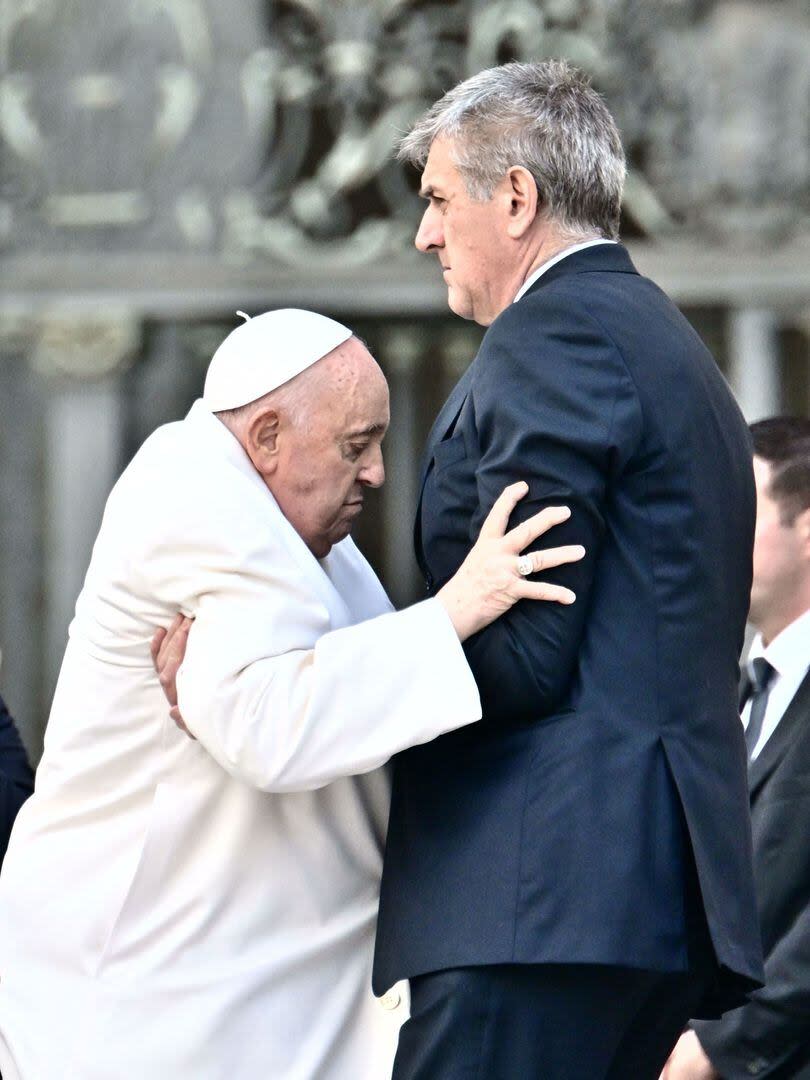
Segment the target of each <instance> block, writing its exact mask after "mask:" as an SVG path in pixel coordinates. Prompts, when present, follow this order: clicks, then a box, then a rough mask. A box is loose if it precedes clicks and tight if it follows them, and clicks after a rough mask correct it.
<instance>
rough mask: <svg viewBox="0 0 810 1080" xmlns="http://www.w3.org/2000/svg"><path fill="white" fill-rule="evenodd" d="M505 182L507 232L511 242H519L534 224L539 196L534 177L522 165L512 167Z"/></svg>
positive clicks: (538, 206) (538, 205)
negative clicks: (507, 203) (507, 216)
mask: <svg viewBox="0 0 810 1080" xmlns="http://www.w3.org/2000/svg"><path fill="white" fill-rule="evenodd" d="M505 182H506V189H505V192H504V194H505V196H506V197H507V198H508V199H509V221H508V225H507V232H508V234H509V236H511V237H512V239H513V240H519V239H520V238H521V237H522V236H523V235H524V233H525V232H527V231H528V229H530V228H531V226H532V225H533V224H534V221H535V218H536V217H537V212H538V210H539V209H540V196H539V193H538V191H537V184H536V183H535V179H534V177H533V176H532V174H531V173H530V172H529V170H528V169H526V168H524V166H523V165H513V166H512V168H511V169H510V170H509V172H508V173H507V174H506V178H505Z"/></svg>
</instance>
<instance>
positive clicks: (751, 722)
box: [745, 656, 776, 761]
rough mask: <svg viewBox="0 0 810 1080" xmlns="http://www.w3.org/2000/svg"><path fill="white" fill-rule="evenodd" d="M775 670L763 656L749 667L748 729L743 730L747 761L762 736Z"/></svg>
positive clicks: (753, 661)
mask: <svg viewBox="0 0 810 1080" xmlns="http://www.w3.org/2000/svg"><path fill="white" fill-rule="evenodd" d="M775 674H776V669H775V668H774V667H772V666H771V664H769V663H768V661H767V660H766V659H765V657H764V656H758V657H757V658H756V659H755V660H752V661H751V663H750V665H749V675H750V676H751V712H750V713H749V714H748V727H747V728H746V729H745V745H746V746H747V747H748V760H749V761H750V760H751V755H752V754H753V752H754V747H755V746H756V745H757V743H758V742H759V736H760V735H761V734H762V721H763V720H764V719H765V710H766V709H767V707H768V694H769V693H770V689H771V683H772V682H773V677H774V675H775Z"/></svg>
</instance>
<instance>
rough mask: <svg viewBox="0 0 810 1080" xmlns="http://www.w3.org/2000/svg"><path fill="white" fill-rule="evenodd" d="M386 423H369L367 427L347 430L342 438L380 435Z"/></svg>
mask: <svg viewBox="0 0 810 1080" xmlns="http://www.w3.org/2000/svg"><path fill="white" fill-rule="evenodd" d="M386 427H387V425H386V424H370V425H369V426H368V427H364V428H357V429H356V430H355V431H349V432H347V433H346V434H345V435H344V436H343V438H344V439H362V438H363V437H364V436H366V435H380V434H381V433H382V432H384V431H385V429H386Z"/></svg>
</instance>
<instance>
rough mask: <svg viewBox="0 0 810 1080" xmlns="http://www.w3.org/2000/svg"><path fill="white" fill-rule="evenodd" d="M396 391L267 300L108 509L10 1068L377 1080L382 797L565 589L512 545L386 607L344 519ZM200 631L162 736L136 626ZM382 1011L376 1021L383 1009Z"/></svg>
mask: <svg viewBox="0 0 810 1080" xmlns="http://www.w3.org/2000/svg"><path fill="white" fill-rule="evenodd" d="M387 424H388V391H387V387H386V383H385V379H384V377H383V375H382V372H381V371H380V369H379V367H378V366H377V365H376V363H375V362H374V360H373V359H372V357H371V355H370V354H369V353H368V351H367V350H366V349H365V347H364V346H363V345H362V344H361V342H359V341H358V340H357V338H355V337H353V336H352V334H351V331H349V330H348V329H346V328H345V327H343V326H341V325H340V324H338V323H336V322H333V321H332V320H330V319H327V318H325V317H323V316H320V315H316V314H313V313H311V312H303V311H296V310H285V311H274V312H268V313H265V314H264V315H261V316H258V317H257V318H255V319H252V320H249V321H247V322H246V323H245V324H243V325H242V326H240V327H238V328H237V329H236V330H234V331H233V332H232V333H231V334H230V335H229V337H228V338H227V339H226V340H225V341H224V342H223V344H222V345H221V346H220V348H219V350H218V351H217V353H216V354H215V356H214V359H213V360H212V362H211V366H210V368H209V372H208V377H207V380H206V384H205V390H204V393H203V397H202V399H201V400H199V401H197V402H195V404H194V405H193V406H192V408H191V410H190V412H189V414H188V416H187V417H186V418H185V420H183V421H181V422H179V423H174V424H169V425H167V426H165V427H162V428H160V429H159V430H158V431H156V432H155V433H154V434H153V435H151V436H150V438H148V439H147V441H146V442H145V443H144V445H143V446H142V447H141V449H140V450H139V452H138V453H137V454H136V456H135V458H134V459H133V461H132V462H131V464H130V465H129V467H128V468H127V469H126V470H125V472H124V473H123V475H122V476H121V478H120V480H119V481H118V483H117V484H116V486H115V488H114V489H113V491H112V494H111V495H110V498H109V500H108V503H107V507H106V510H105V513H104V519H103V522H102V526H101V530H100V532H99V535H98V539H97V541H96V545H95V548H94V551H93V556H92V560H91V562H90V567H89V569H88V572H87V578H86V581H85V585H84V588H83V590H82V592H81V595H80V596H79V599H78V602H77V606H76V615H75V618H74V620H73V622H72V624H71V627H70V635H69V642H68V646H67V651H66V653H65V658H64V662H63V665H62V670H61V674H60V678H59V683H58V686H57V690H56V696H55V698H54V703H53V709H52V712H51V717H50V721H49V724H48V729H47V734H46V741H45V752H44V757H43V759H42V763H41V765H40V768H39V772H38V775H37V781H36V791H35V794H34V795H33V797H32V798H31V799H30V800H29V802H28V803H27V805H26V806H25V807H24V809H23V811H22V813H21V815H20V817H19V818H18V822H17V825H16V827H15V831H14V834H13V836H12V841H11V846H10V848H9V851H8V855H7V856H6V860H5V864H4V867H3V873H2V878H0V1069H1V1070H2V1074H3V1077H4V1078H5V1080H13V1078H22V1080H136V1078H137V1080H224V1078H226V1077H228V1078H235V1080H365V1078H368V1080H380V1078H381V1077H384V1076H386V1075H387V1074H388V1073H389V1072H390V1067H391V1062H392V1059H393V1053H394V1046H395V1041H396V1034H397V1029H398V1027H399V1024H400V1023H401V1021H402V1019H403V1018H404V1014H405V1008H406V1006H405V1003H404V1000H403V1003H402V1004H401V1005H397V1002H398V1000H399V994H398V993H396V992H395V993H392V994H389V995H387V1000H386V1001H385V1003H384V1004H385V1005H388V1006H389V1008H385V1007H384V1006H381V1004H380V1003H379V1002H376V1001H375V1000H374V999H373V998H372V996H371V992H370V989H369V982H370V978H369V975H370V966H371V952H372V937H373V929H374V921H375V915H376V908H377V894H378V885H379V878H380V869H381V858H382V844H383V839H384V834H385V827H386V818H387V811H388V797H389V790H388V782H387V776H386V772H385V770H384V769H383V768H381V766H383V764H384V763H385V762H386V761H387V759H388V758H389V757H390V756H391V755H392V754H394V753H396V752H397V751H399V750H401V749H403V748H404V747H407V746H411V745H414V744H417V743H422V742H425V741H427V740H429V739H433V738H434V737H436V736H437V735H440V734H441V733H443V732H445V731H448V730H450V729H453V728H457V727H461V726H462V725H465V724H470V723H473V722H475V721H476V720H478V719H479V717H480V709H479V700H478V693H477V690H476V686H475V683H474V681H473V678H472V676H471V674H470V672H469V669H468V667H467V664H466V662H465V660H464V655H463V652H462V649H461V644H460V642H461V641H462V640H463V639H464V638H465V637H466V636H468V635H469V634H472V633H474V632H476V631H477V630H478V629H480V628H482V627H483V626H484V625H486V624H487V623H488V622H490V621H491V620H492V619H494V618H496V617H497V615H498V614H499V613H502V612H503V611H505V610H506V609H507V608H508V607H509V606H510V605H511V604H513V603H514V602H515V601H516V600H517V599H518V598H521V597H527V598H534V599H549V600H557V601H562V602H570V601H571V600H572V599H573V597H572V596H571V594H570V593H568V591H567V590H563V589H560V588H556V587H554V586H550V585H548V586H546V585H543V584H541V583H539V582H537V581H528V580H527V579H526V577H525V576H522V575H524V574H526V573H527V572H532V571H536V570H540V569H542V568H543V567H548V566H552V565H556V564H557V563H559V562H563V561H570V560H572V559H574V558H578V557H579V556H580V554H581V549H577V548H561V549H558V550H556V551H555V550H553V549H552V550H547V551H545V552H539V551H536V552H533V553H529V554H528V555H522V556H521V555H520V552H521V551H522V550H523V548H524V547H526V545H527V544H530V543H532V542H533V541H534V540H535V539H536V538H537V537H538V536H539V535H540V534H541V533H542V532H543V531H545V529H547V528H548V527H549V526H550V525H551V524H553V523H554V522H555V521H560V520H562V519H563V518H564V517H565V516H567V511H565V510H564V509H561V510H557V511H545V512H544V514H543V515H538V518H536V519H532V520H531V521H530V522H527V523H526V524H525V525H523V526H520V527H519V528H517V529H515V530H513V531H512V532H511V533H507V534H506V535H504V532H505V529H506V524H507V521H508V517H509V513H510V510H511V509H512V507H513V506H514V505H515V503H516V502H517V499H518V498H519V497H520V496H521V494H522V493H523V491H524V490H525V486H523V485H521V484H516V485H513V487H512V488H509V489H507V491H506V492H505V493H504V495H503V496H502V497H501V499H500V500H499V501H498V503H496V505H495V507H494V508H493V511H492V514H491V515H490V517H489V519H488V521H487V523H486V524H485V527H484V529H483V530H482V534H481V539H480V540H479V543H478V544H477V545H476V547H475V548H474V549H473V551H472V552H471V554H470V556H469V558H468V560H467V561H466V563H465V564H464V566H462V568H461V569H460V570H459V572H458V574H457V575H456V577H455V578H454V579H452V580H451V581H450V582H449V583H448V584H447V585H446V586H445V588H444V590H443V591H442V592H441V593H440V594H439V595H438V596H437V597H436V598H434V599H431V600H426V601H424V602H423V603H419V604H416V605H414V606H413V607H411V608H409V609H407V610H405V611H402V612H398V613H395V612H393V611H392V609H391V605H390V603H389V601H388V600H387V598H386V596H385V593H384V592H383V589H382V587H381V585H380V584H379V582H378V580H377V578H376V577H375V575H374V573H373V572H372V570H371V569H370V567H369V566H368V564H367V563H366V561H365V560H364V558H363V557H362V555H361V554H360V553H359V551H358V550H357V548H356V547H355V546H354V544H353V543H352V541H351V539H350V537H349V532H350V529H351V525H352V522H353V521H354V519H355V518H356V516H357V514H358V513H359V511H360V508H361V506H362V501H363V492H364V489H365V488H366V487H375V486H377V485H379V484H381V483H382V481H383V462H382V453H381V442H382V438H383V435H384V434H385V430H386V427H387ZM178 610H180V611H182V612H183V613H185V615H187V616H193V618H194V620H195V622H194V626H193V629H192V631H191V634H190V636H189V639H188V648H187V654H186V658H185V662H184V664H183V667H182V669H181V672H180V677H179V679H178V687H179V691H178V692H179V706H180V709H181V711H182V716H183V718H184V721H185V723H186V725H187V726H188V730H189V732H190V733H191V734H192V735H193V736H194V739H190V738H188V737H187V736H186V734H184V733H183V732H182V731H181V730H179V728H178V727H177V726H176V725H175V723H173V721H172V719H171V718H170V716H169V714H168V712H167V708H166V701H165V699H164V697H163V693H162V691H161V687H160V684H159V681H158V678H157V675H156V672H155V670H154V668H153V666H152V661H151V658H150V639H151V638H152V636H153V634H154V633H155V632H156V629H157V628H159V627H165V626H166V625H167V624H168V623H169V622H170V621H171V619H172V616H173V615H174V614H175V613H176V612H177V611H178ZM392 1006H393V1007H392Z"/></svg>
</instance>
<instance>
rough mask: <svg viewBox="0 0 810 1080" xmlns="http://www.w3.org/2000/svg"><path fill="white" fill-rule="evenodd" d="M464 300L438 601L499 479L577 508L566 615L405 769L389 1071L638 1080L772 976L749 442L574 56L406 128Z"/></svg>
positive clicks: (393, 880)
mask: <svg viewBox="0 0 810 1080" xmlns="http://www.w3.org/2000/svg"><path fill="white" fill-rule="evenodd" d="M402 155H403V156H405V157H407V158H408V159H410V160H411V161H412V162H413V163H414V164H416V165H418V166H419V167H421V168H422V170H423V172H422V188H421V194H422V195H423V196H424V197H425V199H427V201H428V206H427V209H426V210H425V213H424V217H423V218H422V222H421V225H420V227H419V231H418V234H417V237H416V246H417V247H418V248H419V249H420V250H421V251H424V252H428V253H433V254H434V255H436V256H437V258H438V260H439V262H440V264H441V268H442V271H443V275H444V280H445V283H446V285H447V290H448V302H449V305H450V307H451V308H452V310H453V311H455V312H456V313H457V314H459V315H461V316H462V317H464V318H469V319H474V320H475V321H476V322H478V323H480V324H481V325H484V326H487V327H488V328H489V329H488V330H487V333H486V335H485V337H484V340H483V342H482V345H481V349H480V351H479V353H478V355H477V356H476V358H475V360H474V361H473V363H472V364H471V366H470V368H469V370H468V371H467V372H466V374H465V375H464V376H463V378H462V379H461V381H460V383H459V384H458V386H457V387H456V389H455V390H454V391H453V392H452V394H451V395H450V398H449V400H448V402H447V404H446V405H445V407H444V408H443V410H442V411H441V413H440V415H439V417H438V419H437V421H436V424H435V425H434V428H433V431H432V433H431V436H430V438H429V442H428V447H427V451H426V456H425V465H424V472H423V486H422V493H421V500H420V505H419V509H418V514H417V522H416V547H417V555H418V558H419V561H420V564H421V566H422V569H423V571H424V574H425V578H426V580H427V584H428V588H429V590H430V591H431V592H434V591H435V590H436V589H438V588H440V587H441V585H442V584H443V582H445V581H446V580H447V579H448V577H449V576H450V575H451V574H452V573H453V572H454V571H455V570H456V569H457V567H458V566H459V564H460V563H461V561H462V559H463V558H464V556H465V555H466V553H467V551H468V550H469V548H470V546H471V543H472V541H473V539H474V537H475V536H476V535H477V532H478V529H479V527H480V525H481V522H482V520H483V518H484V515H485V514H486V512H487V510H488V509H489V507H490V506H491V504H492V502H493V500H494V499H495V497H496V495H497V493H498V492H499V491H500V490H501V488H502V487H503V486H504V484H506V483H508V482H509V481H514V480H518V479H521V480H526V481H527V482H528V484H529V494H528V495H527V497H526V499H525V500H524V503H525V505H523V504H521V507H520V510H519V515H520V516H521V517H522V516H523V515H526V514H529V513H531V512H533V511H536V510H537V509H539V508H540V507H543V506H547V505H552V504H559V503H561V502H564V503H566V504H567V505H568V506H570V508H571V511H572V514H571V519H570V522H569V523H568V524H567V525H563V526H562V527H561V531H562V532H564V533H566V537H565V539H566V540H567V539H570V540H571V541H576V542H580V543H583V544H584V545H585V549H586V552H587V554H586V557H585V559H584V560H583V561H582V562H581V563H579V564H577V565H576V566H571V567H567V568H564V569H562V570H561V571H560V572H559V573H558V574H557V576H556V580H557V581H558V582H560V583H564V584H566V585H568V586H569V587H571V588H572V589H573V590H574V591H575V592H576V594H577V602H576V603H575V604H574V605H573V606H571V607H568V608H556V607H555V608H554V609H553V610H552V607H551V605H548V606H543V607H540V606H538V605H534V606H531V605H526V604H518V605H517V606H516V607H515V608H514V609H513V610H512V612H511V613H510V614H509V615H507V616H506V617H505V618H504V619H502V620H501V621H500V622H499V623H497V624H495V625H493V626H491V627H489V628H488V629H486V630H484V631H482V632H481V633H479V634H477V635H475V636H474V637H473V638H470V639H469V640H468V642H467V644H466V646H465V649H466V653H467V657H468V660H469V663H470V665H471V667H472V670H473V673H474V674H475V677H476V680H477V682H478V686H479V689H480V692H481V698H482V705H483V710H484V718H483V720H482V721H481V723H480V724H478V725H476V726H475V727H474V728H471V729H469V730H466V731H461V732H457V733H453V734H451V735H447V736H442V737H441V738H439V739H438V740H436V741H435V742H434V743H431V744H429V745H426V746H422V747H418V748H415V749H413V750H409V751H406V752H405V753H404V754H401V755H400V756H399V757H398V758H397V759H396V762H395V768H394V791H393V802H392V807H391V819H390V826H389V834H388V848H387V854H386V861H385V868H384V874H383V885H382V895H381V902H380V917H379V928H378V936H377V949H376V956H375V972H374V985H375V989H376V991H377V992H378V993H381V992H383V991H385V990H386V989H387V988H388V987H389V986H390V985H391V984H392V983H394V982H395V981H396V980H397V979H400V978H404V977H407V978H410V980H411V993H412V1011H411V1019H410V1020H409V1021H408V1022H407V1023H406V1025H405V1026H404V1028H403V1030H402V1034H401V1037H400V1044H399V1051H398V1054H397V1061H396V1065H395V1069H394V1077H395V1080H461V1078H467V1077H481V1078H486V1080H599V1078H602V1077H605V1078H611V1080H644V1078H646V1077H650V1078H654V1077H657V1076H658V1074H659V1072H660V1069H661V1067H662V1066H663V1064H664V1062H665V1061H666V1058H667V1055H668V1053H669V1051H670V1049H671V1047H672V1046H673V1044H674V1043H675V1041H676V1039H677V1036H678V1033H679V1032H680V1031H681V1030H682V1028H683V1026H684V1024H685V1021H686V1019H687V1018H688V1017H689V1016H699V1015H704V1016H705V1015H717V1014H718V1013H719V1012H720V1011H721V1010H723V1009H726V1008H729V1007H731V1006H733V1005H736V1004H738V1003H740V1002H741V1001H742V1000H744V997H745V994H746V993H747V992H748V991H749V990H751V989H752V988H753V987H755V986H756V985H757V984H758V982H759V981H760V979H761V976H762V966H761V954H760V942H759V928H758V924H757V916H756V907H755V901H754V889H753V875H752V867H751V838H750V826H749V817H748V799H747V789H746V756H745V746H744V743H743V736H742V731H741V728H740V722H739V715H738V712H737V681H738V676H739V668H738V656H739V653H740V649H741V646H742V642H743V632H744V625H745V616H746V610H747V601H748V592H749V587H750V582H751V549H752V541H753V531H754V518H755V495H754V482H753V476H752V468H751V451H750V442H749V437H748V432H747V430H746V426H745V423H744V421H743V418H742V416H741V414H740V412H739V410H738V408H737V406H736V404H735V402H734V400H733V398H732V395H731V393H730V391H729V389H728V387H727V386H726V384H725V382H724V381H723V378H722V377H721V375H720V373H719V371H718V369H717V367H716V365H715V363H714V361H713V360H712V357H711V356H710V355H709V353H708V352H707V350H706V349H705V347H704V346H703V344H702V343H701V341H700V339H699V338H698V336H697V334H696V333H695V332H694V331H693V329H692V328H691V327H690V326H689V324H688V323H687V322H686V320H685V319H684V318H683V316H682V315H681V314H680V313H679V312H678V310H677V309H676V308H675V307H674V306H673V304H672V303H671V302H670V301H669V300H668V299H667V297H666V296H664V294H663V293H662V292H661V291H660V290H659V289H658V288H657V287H656V286H655V285H654V284H653V283H652V282H651V281H649V280H647V279H645V278H643V277H641V276H640V275H639V274H638V273H637V271H636V269H635V267H634V266H633V264H632V262H631V261H630V258H629V256H628V254H627V251H626V250H625V249H624V248H623V247H622V246H621V245H620V244H618V243H617V241H616V237H617V233H618V225H619V211H620V203H621V194H622V184H623V178H624V171H625V166H624V155H623V152H622V147H621V142H620V139H619V135H618V132H617V130H616V126H615V123H614V121H613V119H612V117H611V116H610V114H609V112H608V111H607V109H606V107H605V105H604V103H603V102H602V100H601V99H600V98H599V96H598V95H597V94H596V93H595V92H594V91H593V90H592V89H591V88H590V87H589V86H588V84H587V82H586V81H585V80H584V78H583V77H582V76H581V75H580V74H579V73H577V72H576V71H574V70H573V69H571V68H569V67H568V66H567V65H566V64H565V63H563V62H559V61H549V62H546V63H542V64H508V65H504V66H502V67H499V68H494V69H491V70H489V71H484V72H481V73H480V74H478V75H476V76H473V77H472V78H471V79H469V80H467V81H466V82H464V83H462V84H460V85H459V86H457V87H456V88H455V89H453V90H451V91H449V92H448V93H447V94H446V95H445V96H444V97H443V98H442V99H441V100H440V101H439V102H437V103H436V104H435V105H434V106H433V107H432V108H431V109H430V110H429V111H428V113H427V114H426V115H425V116H424V117H423V118H422V119H421V120H420V121H419V122H418V123H417V124H416V126H415V127H414V129H413V130H412V131H411V132H410V134H409V135H408V136H406V137H405V139H404V140H403V143H402Z"/></svg>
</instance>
